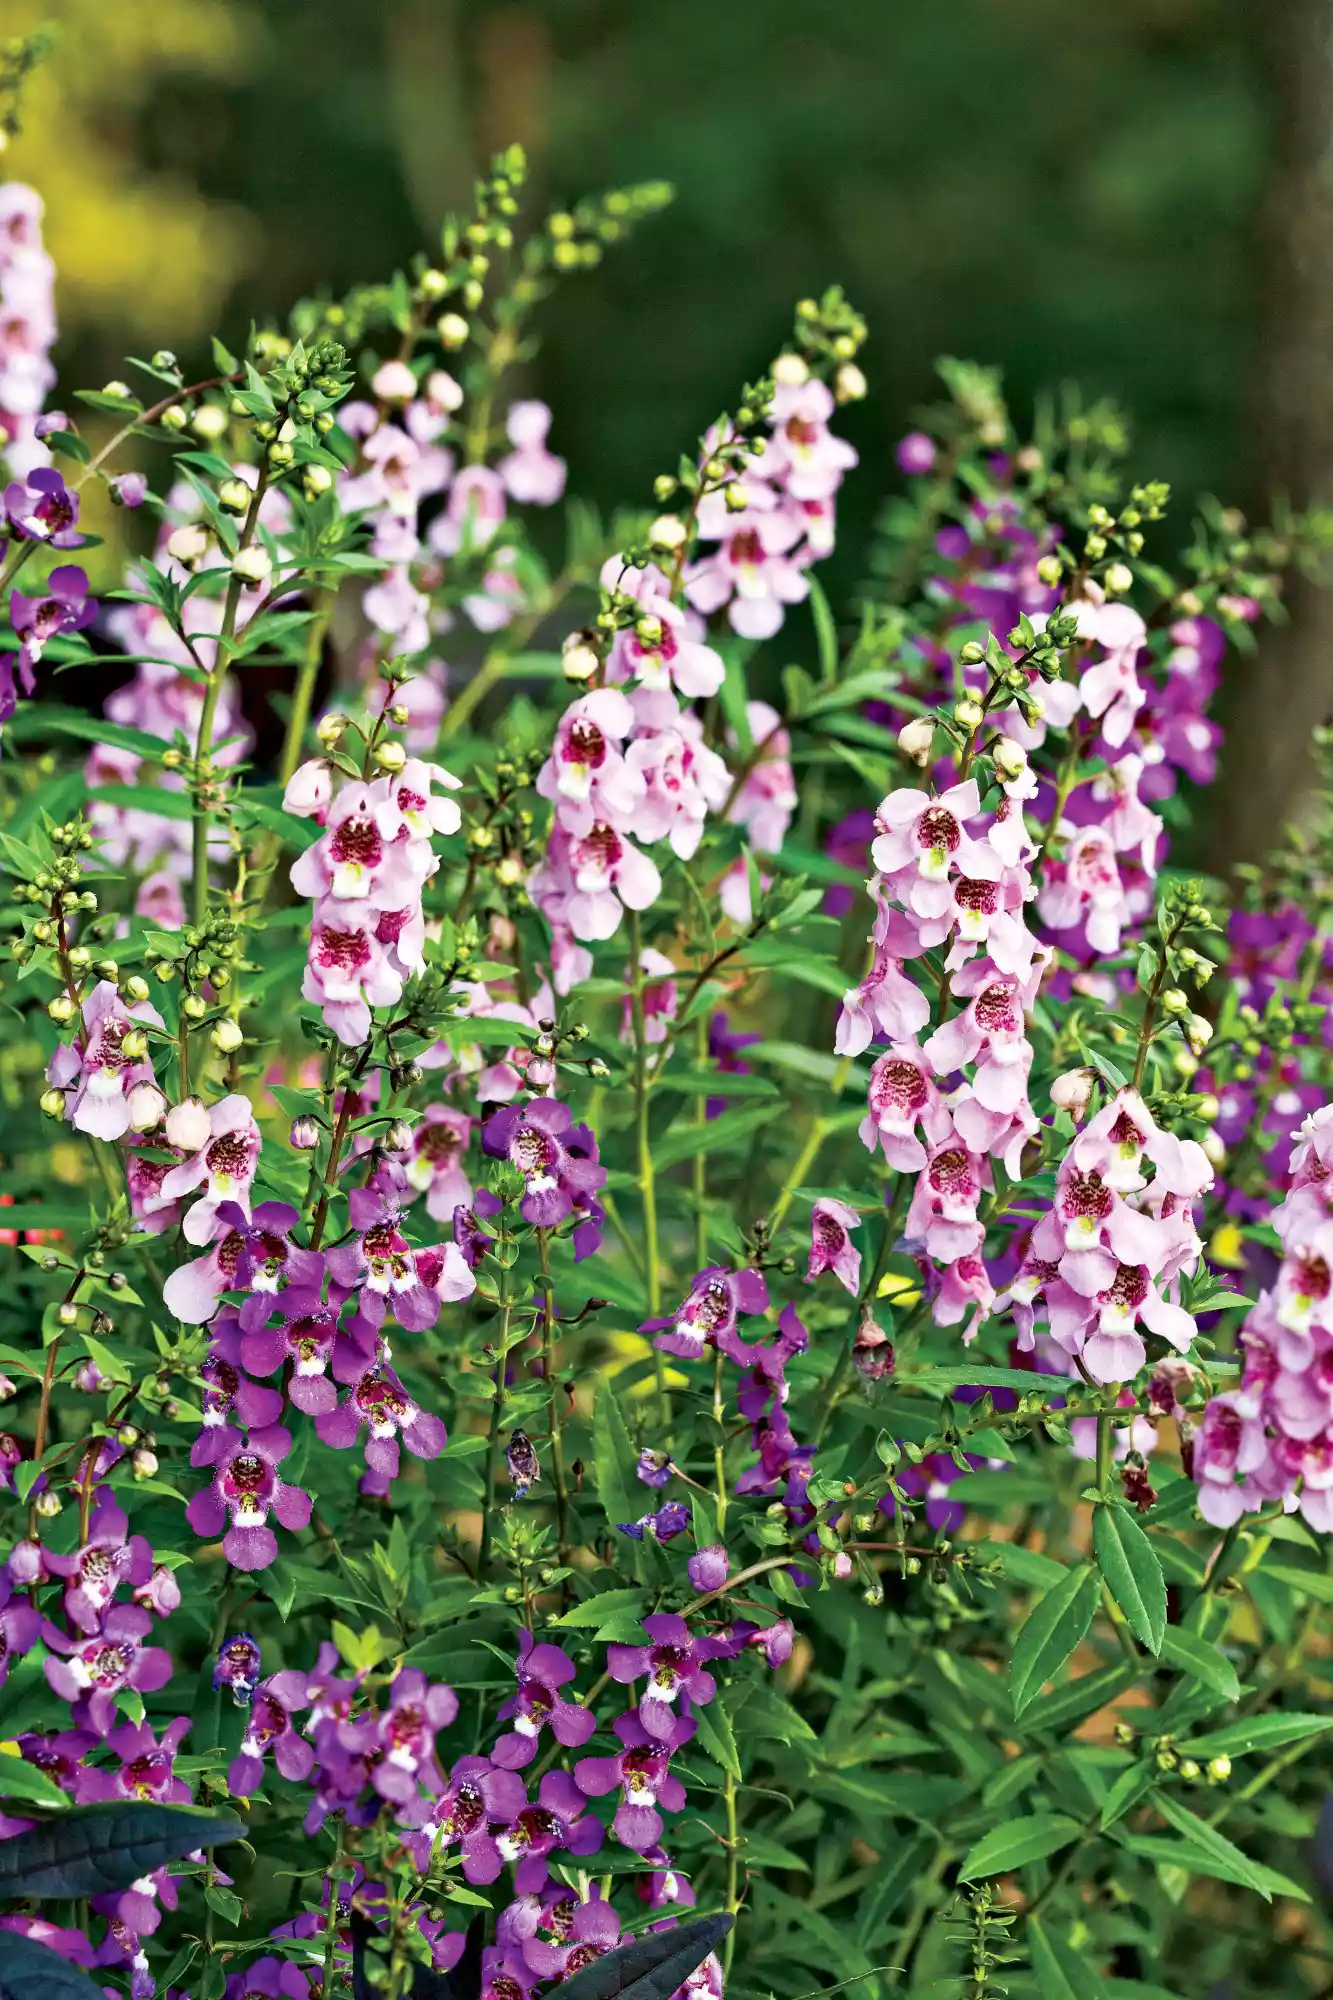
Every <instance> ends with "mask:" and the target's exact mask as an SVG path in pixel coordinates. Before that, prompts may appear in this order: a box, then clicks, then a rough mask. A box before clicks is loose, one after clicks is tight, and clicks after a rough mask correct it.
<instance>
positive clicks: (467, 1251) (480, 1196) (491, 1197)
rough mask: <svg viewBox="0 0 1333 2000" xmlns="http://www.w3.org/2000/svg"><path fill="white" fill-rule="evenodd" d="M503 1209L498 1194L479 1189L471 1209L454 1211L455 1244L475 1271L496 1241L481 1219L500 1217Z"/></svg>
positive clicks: (487, 1189)
mask: <svg viewBox="0 0 1333 2000" xmlns="http://www.w3.org/2000/svg"><path fill="white" fill-rule="evenodd" d="M503 1207H504V1203H503V1202H502V1201H501V1199H500V1197H499V1195H498V1194H492V1193H491V1191H490V1189H489V1188H478V1189H477V1192H476V1194H475V1195H474V1196H473V1198H472V1206H471V1208H464V1207H462V1206H460V1207H458V1208H456V1209H455V1210H454V1242H455V1243H456V1244H457V1245H458V1247H459V1249H460V1250H461V1251H462V1253H463V1255H464V1257H465V1258H466V1259H467V1262H468V1264H469V1266H470V1268H471V1269H472V1270H474V1271H475V1270H476V1268H477V1266H478V1264H479V1263H480V1262H481V1260H482V1258H483V1257H484V1256H485V1255H486V1252H487V1251H488V1250H489V1249H490V1247H491V1245H492V1244H493V1243H494V1241H495V1238H494V1237H493V1236H490V1235H488V1234H487V1232H486V1231H485V1230H484V1229H483V1228H482V1226H481V1222H480V1219H479V1218H480V1217H481V1216H483V1215H498V1214H499V1212H500V1210H501V1209H502V1208H503Z"/></svg>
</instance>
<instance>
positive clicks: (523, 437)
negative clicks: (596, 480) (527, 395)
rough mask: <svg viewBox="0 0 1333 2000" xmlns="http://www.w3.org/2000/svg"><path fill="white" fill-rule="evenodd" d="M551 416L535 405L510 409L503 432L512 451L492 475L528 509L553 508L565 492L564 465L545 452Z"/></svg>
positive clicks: (544, 407)
mask: <svg viewBox="0 0 1333 2000" xmlns="http://www.w3.org/2000/svg"><path fill="white" fill-rule="evenodd" d="M550 428H551V412H550V410H549V409H548V408H547V406H546V404H545V403H539V402H535V401H531V402H520V403H514V404H512V405H511V406H510V411H509V416H508V418H507V419H506V422H505V429H506V430H507V431H508V432H509V442H510V443H511V444H512V445H513V447H514V449H513V450H512V451H511V452H510V453H509V455H508V457H507V458H502V459H501V460H500V463H499V465H498V466H497V467H496V471H497V472H498V473H499V475H500V477H501V479H503V481H504V483H505V485H506V486H507V487H508V488H509V494H510V498H511V499H513V500H517V501H518V502H519V503H520V505H524V506H529V507H553V506H554V505H555V503H556V501H557V500H558V499H559V498H560V496H561V494H562V493H563V492H564V490H565V461H564V459H563V458H557V457H556V456H555V454H554V452H550V451H548V450H547V449H546V436H547V432H548V431H549V430H550Z"/></svg>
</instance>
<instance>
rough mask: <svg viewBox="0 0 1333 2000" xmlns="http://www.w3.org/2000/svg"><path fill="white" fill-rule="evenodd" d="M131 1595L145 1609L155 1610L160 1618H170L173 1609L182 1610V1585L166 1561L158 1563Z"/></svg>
mask: <svg viewBox="0 0 1333 2000" xmlns="http://www.w3.org/2000/svg"><path fill="white" fill-rule="evenodd" d="M131 1595H132V1596H133V1598H134V1601H135V1603H136V1604H142V1606H143V1607H144V1610H145V1611H155V1612H156V1613H157V1615H158V1617H159V1618H169V1617H170V1616H171V1614H172V1612H173V1611H179V1610H180V1602H181V1587H180V1585H179V1584H178V1583H177V1581H176V1576H175V1572H174V1570H171V1569H168V1567H167V1565H166V1564H165V1563H158V1565H157V1567H156V1568H155V1569H154V1570H153V1571H152V1573H151V1575H149V1576H147V1577H145V1579H144V1581H143V1582H142V1583H141V1584H138V1585H136V1587H135V1589H134V1590H133V1592H132V1593H131Z"/></svg>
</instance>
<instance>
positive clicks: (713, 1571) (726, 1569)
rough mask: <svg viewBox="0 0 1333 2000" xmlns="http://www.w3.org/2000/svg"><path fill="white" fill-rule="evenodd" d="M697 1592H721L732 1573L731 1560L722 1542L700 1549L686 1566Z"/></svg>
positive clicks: (711, 1543)
mask: <svg viewBox="0 0 1333 2000" xmlns="http://www.w3.org/2000/svg"><path fill="white" fill-rule="evenodd" d="M685 1568H686V1571H687V1573H688V1575H689V1579H690V1582H691V1583H692V1584H693V1585H694V1588H695V1589H696V1590H700V1591H703V1590H721V1589H722V1588H723V1587H724V1586H725V1584H726V1581H727V1578H728V1576H729V1575H730V1573H731V1558H730V1556H729V1555H728V1554H727V1552H726V1550H725V1549H724V1548H723V1546H722V1544H721V1543H720V1542H710V1543H709V1544H708V1546H707V1547H706V1548H702V1549H698V1550H696V1551H695V1553H694V1554H693V1555H692V1556H691V1557H690V1559H689V1561H688V1563H686V1565H685Z"/></svg>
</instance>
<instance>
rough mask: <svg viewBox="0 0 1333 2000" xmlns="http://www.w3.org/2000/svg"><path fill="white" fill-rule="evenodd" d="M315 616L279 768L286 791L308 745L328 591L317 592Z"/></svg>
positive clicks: (330, 608)
mask: <svg viewBox="0 0 1333 2000" xmlns="http://www.w3.org/2000/svg"><path fill="white" fill-rule="evenodd" d="M321 599H322V602H321V601H320V600H321ZM314 614H315V615H314V616H313V618H312V619H311V620H310V624H309V626H308V627H307V630H306V647H305V652H304V654H303V656H302V659H301V664H300V667H299V668H298V669H297V674H296V685H295V686H294V687H293V689H292V706H291V712H290V714H289V715H288V717H287V734H286V736H285V737H284V739H283V745H282V761H281V763H280V764H279V765H278V783H279V784H280V785H281V786H282V787H283V789H284V790H285V789H286V787H287V786H288V784H290V782H291V779H292V775H293V773H294V772H295V770H296V767H297V765H298V764H299V763H300V761H301V747H302V745H303V743H304V742H305V732H306V727H307V725H308V723H309V721H310V708H311V704H312V702H313V701H314V698H315V683H316V681H317V680H318V679H319V667H320V661H321V660H322V659H323V657H324V634H325V633H326V632H327V631H328V629H329V619H330V618H331V617H332V615H333V598H332V595H331V594H330V593H329V592H328V591H320V592H317V593H316V600H315V606H314Z"/></svg>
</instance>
